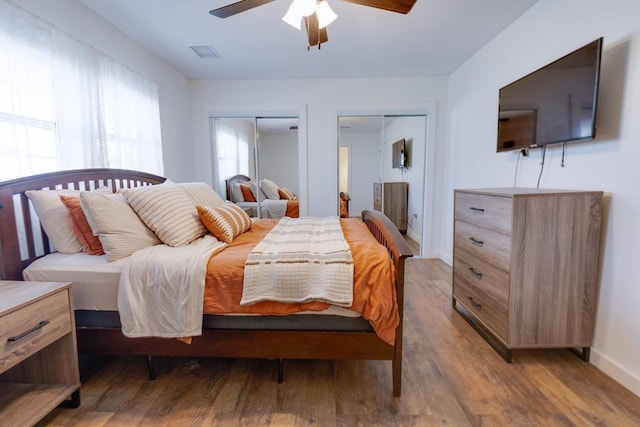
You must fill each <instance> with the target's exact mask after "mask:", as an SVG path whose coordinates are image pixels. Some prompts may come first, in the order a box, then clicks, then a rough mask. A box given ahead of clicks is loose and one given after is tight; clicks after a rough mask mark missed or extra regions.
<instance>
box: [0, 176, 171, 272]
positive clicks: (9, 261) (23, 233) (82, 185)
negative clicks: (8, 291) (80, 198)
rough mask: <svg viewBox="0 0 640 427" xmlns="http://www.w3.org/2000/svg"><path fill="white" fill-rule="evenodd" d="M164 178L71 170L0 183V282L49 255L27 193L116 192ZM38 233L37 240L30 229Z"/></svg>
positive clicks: (50, 250)
mask: <svg viewBox="0 0 640 427" xmlns="http://www.w3.org/2000/svg"><path fill="white" fill-rule="evenodd" d="M165 180H166V178H164V177H161V176H158V175H152V174H149V173H145V172H138V171H132V170H125V169H106V168H103V169H75V170H69V171H61V172H52V173H46V174H41V175H34V176H29V177H25V178H18V179H13V180H10V181H4V182H0V231H1V232H0V279H2V280H22V270H24V269H25V268H26V267H27V266H28V265H29V264H31V263H32V262H33V261H35V260H36V259H38V258H39V257H41V256H43V255H47V254H49V253H51V252H52V249H51V245H50V244H49V238H48V236H47V234H46V233H45V232H44V230H43V229H42V226H40V221H39V219H38V216H37V215H36V213H35V211H34V210H33V208H32V206H31V203H30V201H29V198H28V197H27V196H26V195H25V191H28V190H46V189H63V188H68V189H76V190H91V189H95V188H99V187H110V188H111V190H112V191H114V192H116V191H118V190H119V189H121V188H133V187H139V186H142V185H153V184H160V183H162V182H164V181H165ZM38 229H39V230H40V233H41V239H40V238H36V237H37V234H35V233H34V230H36V233H37V230H38Z"/></svg>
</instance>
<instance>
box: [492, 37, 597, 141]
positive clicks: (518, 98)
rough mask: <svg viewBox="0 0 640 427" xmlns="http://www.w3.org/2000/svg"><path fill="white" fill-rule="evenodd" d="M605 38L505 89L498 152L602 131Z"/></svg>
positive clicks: (575, 138)
mask: <svg viewBox="0 0 640 427" xmlns="http://www.w3.org/2000/svg"><path fill="white" fill-rule="evenodd" d="M601 55H602V38H599V39H597V40H594V41H593V42H591V43H589V44H587V45H585V46H583V47H581V48H580V49H577V50H575V51H573V52H571V53H569V54H568V55H566V56H563V57H562V58H560V59H558V60H556V61H554V62H552V63H550V64H548V65H546V66H544V67H542V68H540V69H538V70H536V71H534V72H532V73H530V74H528V75H526V76H525V77H522V78H521V79H519V80H517V81H515V82H513V83H511V84H509V85H507V86H505V87H503V88H502V89H500V94H499V108H498V147H497V151H498V152H500V151H507V150H520V149H522V148H530V147H541V146H543V145H546V144H556V143H564V142H571V141H579V140H588V139H593V138H594V137H595V134H596V106H597V102H598V83H599V80H600V59H601Z"/></svg>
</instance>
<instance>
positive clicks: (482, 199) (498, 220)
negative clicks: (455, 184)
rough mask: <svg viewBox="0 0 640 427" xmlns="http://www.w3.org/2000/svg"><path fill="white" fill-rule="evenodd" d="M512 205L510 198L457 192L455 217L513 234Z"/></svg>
mask: <svg viewBox="0 0 640 427" xmlns="http://www.w3.org/2000/svg"><path fill="white" fill-rule="evenodd" d="M512 203H513V200H512V199H511V198H510V197H498V196H487V195H484V194H471V193H464V192H460V191H456V193H455V212H454V215H455V219H460V220H463V221H465V222H468V223H470V224H475V225H478V226H480V227H485V228H490V229H492V230H495V231H499V232H501V233H505V234H511V212H512V210H513V206H512Z"/></svg>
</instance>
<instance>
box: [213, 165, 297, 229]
mask: <svg viewBox="0 0 640 427" xmlns="http://www.w3.org/2000/svg"><path fill="white" fill-rule="evenodd" d="M225 183H226V188H227V195H226V196H227V200H229V201H231V202H233V203H235V204H236V205H238V206H240V207H241V208H242V209H243V210H244V211H245V212H247V214H249V216H250V217H257V216H258V206H260V217H261V218H282V217H284V216H288V217H291V218H297V217H298V216H299V215H300V213H299V212H300V209H299V201H298V198H297V197H296V196H295V194H293V193H292V192H291V191H289V190H288V189H286V188H285V187H278V185H277V184H275V183H274V182H273V181H270V180H268V179H262V180H261V181H260V185H258V183H257V182H256V181H254V180H252V179H251V178H249V177H248V176H246V175H242V174H239V175H234V176H232V177H229V178H227V179H226V180H225Z"/></svg>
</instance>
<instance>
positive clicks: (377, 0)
mask: <svg viewBox="0 0 640 427" xmlns="http://www.w3.org/2000/svg"><path fill="white" fill-rule="evenodd" d="M344 1H346V2H349V3H355V4H361V5H363V6H369V7H375V8H376V9H384V10H388V11H391V12H398V13H403V14H405V15H406V14H407V13H409V11H410V10H411V8H412V7H413V5H414V4H415V3H416V0H344Z"/></svg>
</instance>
